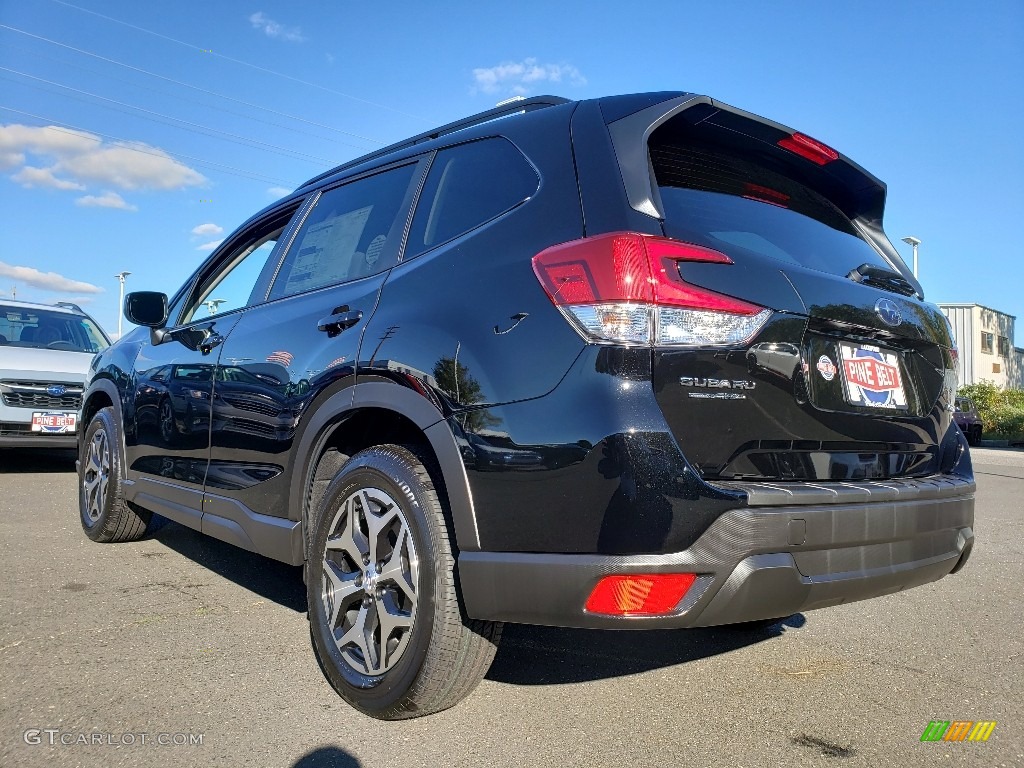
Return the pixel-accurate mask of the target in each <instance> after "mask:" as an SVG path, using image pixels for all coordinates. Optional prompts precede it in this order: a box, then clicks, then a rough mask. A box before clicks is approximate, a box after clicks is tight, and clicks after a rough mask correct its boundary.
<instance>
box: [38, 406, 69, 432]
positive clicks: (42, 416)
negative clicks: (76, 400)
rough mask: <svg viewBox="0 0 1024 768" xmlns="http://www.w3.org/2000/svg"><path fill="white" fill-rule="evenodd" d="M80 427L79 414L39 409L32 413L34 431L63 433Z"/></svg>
mask: <svg viewBox="0 0 1024 768" xmlns="http://www.w3.org/2000/svg"><path fill="white" fill-rule="evenodd" d="M77 428H78V414H76V413H64V412H62V411H58V412H53V411H46V412H43V411H37V412H35V413H33V414H32V431H33V432H42V433H44V434H47V435H63V434H67V433H68V432H74V431H75V430H76V429H77Z"/></svg>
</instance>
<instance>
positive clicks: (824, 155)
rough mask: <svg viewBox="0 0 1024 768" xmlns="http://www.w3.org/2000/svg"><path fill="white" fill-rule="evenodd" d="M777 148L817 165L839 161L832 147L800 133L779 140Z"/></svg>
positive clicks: (837, 154)
mask: <svg viewBox="0 0 1024 768" xmlns="http://www.w3.org/2000/svg"><path fill="white" fill-rule="evenodd" d="M779 146H780V147H782V148H783V149H788V150H789V151H790V152H795V153H796V154H798V155H800V157H804V158H807V159H808V160H810V161H811V162H812V163H817V164H818V165H825V164H826V163H831V162H832V161H833V160H838V159H839V153H838V152H836V151H835V150H834V149H832V147H830V146H828V145H827V144H822V143H821V142H820V141H818V140H817V139H812V138H811V137H810V136H805V135H804V134H802V133H794V134H793V135H792V136H785V137H783V138H781V139H779Z"/></svg>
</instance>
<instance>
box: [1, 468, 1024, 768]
mask: <svg viewBox="0 0 1024 768" xmlns="http://www.w3.org/2000/svg"><path fill="white" fill-rule="evenodd" d="M974 456H975V470H976V472H977V475H978V506H977V523H976V527H975V532H976V534H977V542H978V543H977V546H976V547H975V550H974V554H973V557H972V559H971V562H970V563H969V564H968V566H967V567H966V568H965V570H964V571H962V572H961V573H959V574H957V575H954V576H951V577H949V578H946V579H943V580H942V581H940V582H937V583H935V584H930V585H927V586H925V587H921V588H918V589H914V590H911V591H908V592H906V593H902V594H897V595H891V596H889V597H885V598H881V599H878V600H872V601H866V602H862V603H856V604H852V605H848V606H840V607H836V608H830V609H826V610H823V611H818V612H808V613H807V614H804V615H797V616H795V617H792V618H791V619H789V620H787V622H786V623H784V624H781V625H778V626H776V627H774V628H772V629H770V630H767V631H759V632H755V631H747V632H743V631H735V630H722V629H717V630H693V631H688V632H687V631H676V632H648V633H624V632H620V633H611V632H587V631H570V630H558V629H546V628H532V627H523V626H508V627H506V632H505V636H504V639H503V642H502V646H501V649H500V650H499V652H498V657H497V659H496V661H495V664H494V666H493V668H492V670H491V672H490V674H489V675H488V678H487V679H486V680H485V681H484V682H483V684H482V685H481V686H480V687H479V688H478V689H477V691H476V692H475V693H474V694H473V696H472V697H471V698H470V699H468V700H467V701H466V702H464V703H463V704H461V705H460V706H458V707H456V708H454V709H452V710H449V711H447V712H444V713H441V714H439V715H435V716H433V717H428V718H423V719H419V720H413V721H406V722H401V723H382V722H378V721H375V720H372V719H369V718H366V717H363V716H362V715H360V714H357V713H356V712H355V711H354V710H352V709H350V708H349V707H348V706H346V705H345V704H344V702H342V701H341V700H340V699H339V698H338V697H337V696H336V695H335V694H334V692H333V691H332V689H331V688H330V686H329V685H328V684H327V682H326V681H325V680H324V678H323V677H322V675H321V673H320V670H319V668H318V667H317V663H316V661H315V659H314V657H313V654H312V652H311V651H310V647H309V637H308V625H307V622H306V617H305V610H306V606H305V593H304V588H303V585H302V579H301V575H300V573H299V570H298V569H296V568H291V567H288V566H284V565H280V564H277V563H274V562H272V561H270V560H265V559H263V558H260V557H257V556H254V555H251V554H249V553H246V552H243V551H241V550H238V549H235V548H233V547H231V546H230V545H227V544H223V543H221V542H218V541H215V540H212V539H208V538H205V537H202V536H200V535H199V534H197V533H195V532H193V531H191V530H189V529H187V528H184V527H181V526H179V525H177V524H175V523H170V522H167V523H165V524H163V525H162V526H160V527H158V528H157V530H155V532H153V533H152V535H150V536H149V537H148V538H146V539H145V540H143V541H141V542H137V543H133V544H121V545H97V544H93V543H91V542H90V541H88V540H87V539H86V538H85V536H84V535H83V534H82V533H81V530H80V527H79V523H78V519H77V511H76V500H75V475H74V473H73V457H67V456H55V455H46V454H42V455H34V456H28V457H26V456H19V455H15V454H13V453H12V452H0V546H2V552H3V557H2V563H3V566H2V567H3V570H4V578H3V581H2V586H0V603H2V611H0V680H2V686H0V725H2V728H0V765H2V766H50V767H52V768H57V767H60V766H150V765H168V766H170V765H174V766H192V765H194V766H212V765H223V766H234V765H258V766H301V767H302V768H308V767H309V766H321V765H322V766H328V765H338V766H368V767H371V766H403V767H408V768H412V767H413V766H436V765H459V766H462V765H467V766H476V765H491V766H504V765H509V766H512V765H515V766H519V765H547V766H560V765H586V766H595V765H609V764H632V765H637V764H639V765H651V766H655V765H656V766H661V765H665V766H691V765H693V766H696V765H700V766H717V765H722V766H744V767H745V768H754V767H755V766H780V765H800V766H842V767H843V768H846V766H850V768H853V767H854V766H918V765H920V766H935V765H971V766H977V765H985V766H1024V738H1022V735H1021V734H1022V728H1024V655H1022V651H1024V639H1022V637H1021V635H1022V632H1021V629H1022V626H1024V623H1022V620H1021V595H1022V589H1021V584H1022V582H1024V501H1022V498H1024V451H1014V450H996V449H984V448H983V449H976V450H975V453H974ZM931 720H951V721H952V720H974V721H978V720H987V721H996V722H997V723H998V725H997V726H996V728H995V730H994V731H993V732H992V735H991V737H990V739H989V740H988V741H987V742H985V743H946V742H939V743H922V742H921V741H920V736H921V734H922V732H923V731H924V729H925V727H926V726H927V725H928V723H929V721H931ZM51 741H52V742H54V743H53V745H51V744H50V742H51ZM143 741H144V743H143ZM61 742H70V743H64V744H62V743H61ZM83 742H88V743H83ZM93 742H98V743H93ZM132 742H133V743H132Z"/></svg>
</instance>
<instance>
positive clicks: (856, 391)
mask: <svg viewBox="0 0 1024 768" xmlns="http://www.w3.org/2000/svg"><path fill="white" fill-rule="evenodd" d="M839 352H840V356H841V358H842V363H843V382H844V386H843V390H844V391H843V394H844V395H845V396H846V401H847V402H848V403H850V404H851V405H861V406H864V407H866V408H886V409H890V410H906V409H907V395H906V392H905V391H904V389H903V377H902V376H901V375H900V360H899V356H898V355H897V354H896V353H895V352H890V351H888V350H884V349H880V348H879V347H873V346H867V345H864V346H860V345H857V344H847V343H841V344H840V345H839Z"/></svg>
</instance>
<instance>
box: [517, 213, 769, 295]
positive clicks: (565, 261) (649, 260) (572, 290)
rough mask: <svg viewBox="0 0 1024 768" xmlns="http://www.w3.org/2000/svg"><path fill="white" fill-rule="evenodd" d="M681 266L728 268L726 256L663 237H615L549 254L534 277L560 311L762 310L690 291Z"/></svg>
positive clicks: (536, 260) (539, 260)
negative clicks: (639, 305) (615, 307)
mask: <svg viewBox="0 0 1024 768" xmlns="http://www.w3.org/2000/svg"><path fill="white" fill-rule="evenodd" d="M681 261H702V262H712V263H715V264H732V259H730V258H729V257H728V256H726V255H725V254H724V253H719V252H718V251H713V250H711V249H710V248H704V247H703V246H700V245H692V244H691V243H682V242H679V241H678V240H671V239H669V238H667V237H657V236H655V235H640V234H637V233H635V232H613V233H611V234H608V235H597V236H595V237H585V238H583V239H582V240H574V241H572V242H570V243H562V244H561V245H555V246H552V247H551V248H548V249H547V250H545V251H542V252H541V253H539V254H537V255H536V256H534V257H533V271H534V272H535V273H536V274H537V278H538V279H539V280H540V282H541V284H542V285H543V286H544V290H545V291H547V294H548V296H550V297H551V301H553V302H554V303H555V304H556V305H558V306H567V305H572V304H608V303H615V302H644V303H649V304H659V305H663V306H671V307H688V308H691V309H710V310H714V311H716V312H734V313H736V314H739V315H756V314H757V313H758V312H760V311H761V307H758V306H755V305H753V304H748V303H747V302H745V301H740V300H739V299H733V298H730V297H729V296H724V295H722V294H720V293H715V292H714V291H709V290H706V289H704V288H698V287H696V286H694V285H689V284H687V283H686V282H684V281H683V279H682V277H680V276H679V267H678V263H679V262H681Z"/></svg>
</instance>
